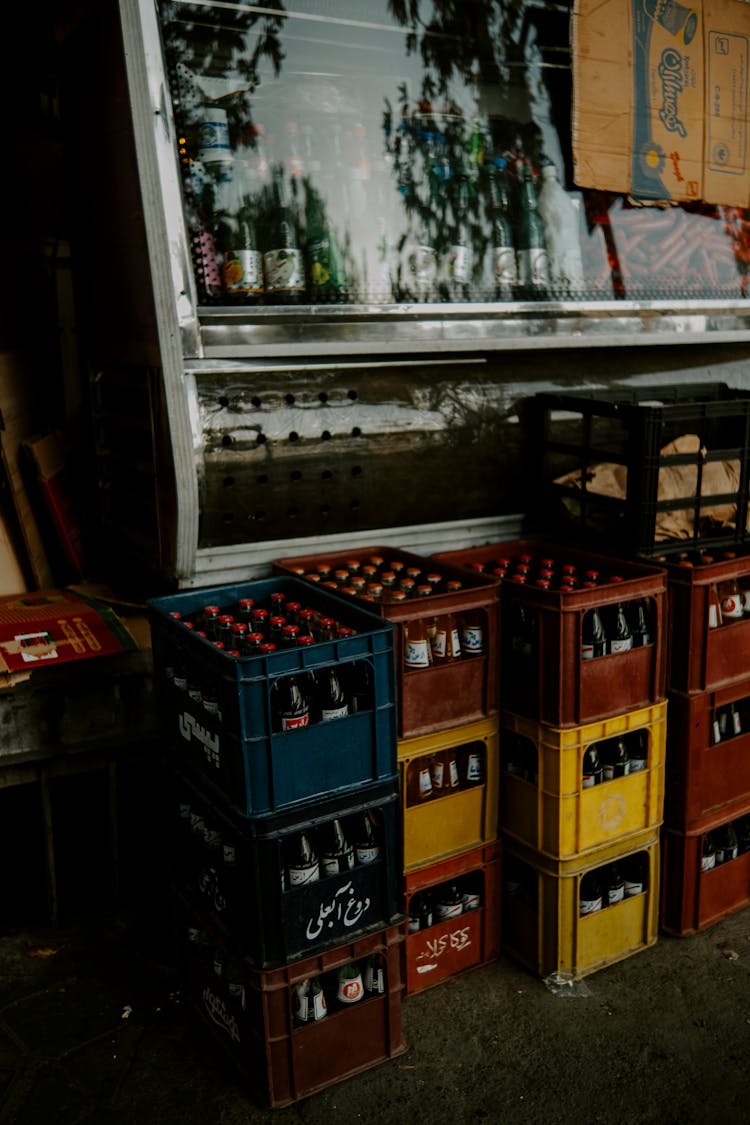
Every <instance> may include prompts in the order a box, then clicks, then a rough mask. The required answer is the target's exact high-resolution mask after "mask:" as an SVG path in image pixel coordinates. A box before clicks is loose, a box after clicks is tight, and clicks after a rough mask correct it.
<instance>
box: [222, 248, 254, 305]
mask: <svg viewBox="0 0 750 1125" xmlns="http://www.w3.org/2000/svg"><path fill="white" fill-rule="evenodd" d="M222 272H223V274H224V288H225V289H226V291H227V293H238V294H239V293H251V294H260V293H262V292H263V257H262V255H261V253H260V251H259V250H230V251H229V253H228V254H227V255H226V257H225V258H224V264H223V271H222Z"/></svg>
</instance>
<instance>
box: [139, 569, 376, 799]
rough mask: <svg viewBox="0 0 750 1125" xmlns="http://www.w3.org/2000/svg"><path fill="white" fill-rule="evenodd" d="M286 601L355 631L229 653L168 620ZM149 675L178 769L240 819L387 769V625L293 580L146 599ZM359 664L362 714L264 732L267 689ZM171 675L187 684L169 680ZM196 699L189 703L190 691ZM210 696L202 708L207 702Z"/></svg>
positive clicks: (349, 786) (365, 780) (268, 723)
mask: <svg viewBox="0 0 750 1125" xmlns="http://www.w3.org/2000/svg"><path fill="white" fill-rule="evenodd" d="M272 591H280V592H282V593H284V594H285V596H286V598H287V600H292V599H296V600H298V601H301V602H302V603H303V604H304V605H306V606H309V607H311V608H313V609H315V610H318V611H320V612H322V613H325V614H329V615H331V616H334V617H335V618H336V619H337V620H338V621H339V622H340V623H341V624H343V625H346V626H348V627H350V628H352V629H355V630H356V633H355V635H353V636H347V637H341V638H338V639H336V640H332V641H323V642H318V643H316V644H313V645H311V646H310V647H309V648H304V649H303V648H292V649H279V650H277V651H276V652H272V653H269V654H267V655H261V656H251V657H235V656H231V655H229V654H228V653H226V652H222V651H220V650H218V649H217V648H215V647H214V645H212V644H211V643H210V642H209V641H207V640H204V639H202V638H201V637H199V636H197V635H196V634H195V633H194V632H191V631H190V630H188V629H187V628H186V627H185V625H184V624H182V623H181V622H180V621H176V620H175V619H174V618H173V617H172V616H171V614H172V613H173V612H175V611H176V612H180V613H182V614H183V615H184V616H189V615H190V614H196V613H198V612H199V611H200V610H201V608H202V607H203V606H204V605H207V604H211V603H215V604H218V605H221V606H229V605H233V604H236V603H237V601H238V600H239V599H240V598H243V597H252V598H255V599H256V600H257V601H259V602H260V601H264V600H266V599H267V598H268V595H269V594H270V593H271V592H272ZM149 610H150V622H151V635H152V639H153V656H154V673H155V677H156V683H157V687H158V689H159V692H160V699H161V711H162V717H163V726H164V730H165V732H166V736H167V740H168V743H169V744H170V745H171V746H172V748H173V749H174V750H175V752H176V756H177V758H178V761H179V763H180V765H181V766H184V767H185V768H188V769H193V770H196V771H198V772H200V773H201V774H203V775H205V776H206V777H207V778H208V779H209V780H210V781H211V782H212V783H213V784H215V785H217V786H218V787H219V788H220V790H221V791H222V793H223V794H224V795H225V796H226V798H227V799H228V800H229V801H230V802H231V803H232V804H234V805H236V807H237V808H238V809H239V810H240V811H241V812H243V813H245V814H246V815H247V816H262V815H265V814H268V813H272V812H278V811H280V810H282V809H284V808H287V807H290V806H293V805H297V804H304V803H306V802H308V801H311V800H316V799H318V798H320V797H321V796H327V795H329V794H331V793H336V792H338V793H344V792H349V791H352V790H355V789H357V788H358V787H359V786H361V785H366V784H369V783H370V782H374V781H381V780H387V779H388V778H391V777H393V775H394V774H395V773H396V768H397V767H396V743H397V736H396V700H395V674H394V667H393V629H392V627H391V626H390V624H389V623H387V622H384V621H383V620H382V619H381V618H379V617H377V616H376V615H375V614H372V613H368V612H367V611H366V610H365V609H363V608H361V607H359V606H355V605H351V604H345V603H344V602H343V601H341V600H340V599H334V598H331V597H329V596H328V595H327V594H326V593H325V592H323V591H320V590H317V589H314V588H312V587H311V586H310V585H308V584H306V583H301V582H299V581H297V580H295V579H292V578H284V577H281V576H279V577H276V578H272V579H265V580H263V581H259V582H249V583H245V584H243V585H234V586H221V587H214V588H211V589H207V590H198V591H191V592H189V593H181V594H175V595H172V596H169V597H163V598H157V599H154V600H153V601H151V602H150V603H149ZM358 661H362V662H364V664H365V665H366V666H367V667H368V669H369V675H370V681H371V693H370V695H371V703H372V706H371V707H370V708H369V709H364V710H362V711H359V712H357V713H356V714H350V715H347V716H345V717H343V718H340V719H336V720H335V721H333V722H327V723H313V724H311V725H310V726H307V727H304V728H300V729H296V730H291V731H284V732H281V731H279V732H277V731H274V729H273V722H272V713H271V693H272V691H273V688H274V685H275V684H276V682H277V681H278V680H279V679H280V678H281V677H283V676H284V675H289V674H291V673H293V672H302V673H308V672H320V671H321V670H322V669H324V668H325V667H327V666H330V665H331V664H335V665H336V666H337V668H338V669H339V670H340V671H342V672H344V673H345V672H346V670H347V669H349V668H351V667H352V666H353V665H354V664H355V663H356V662H358ZM177 668H180V669H181V671H182V673H183V674H184V677H185V679H186V680H187V684H188V688H187V689H186V688H185V686H184V684H185V679H183V678H182V676H181V677H180V683H179V684H178V682H176V680H175V677H174V670H175V669H177ZM191 685H195V686H196V687H197V688H198V692H199V693H200V695H199V698H198V699H197V700H196V699H195V698H194V694H195V693H193V692H192V691H191V690H190V687H191ZM208 699H210V700H211V708H210V709H209V708H208V707H207V706H206V701H207V700H208Z"/></svg>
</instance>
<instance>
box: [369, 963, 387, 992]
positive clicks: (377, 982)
mask: <svg viewBox="0 0 750 1125" xmlns="http://www.w3.org/2000/svg"><path fill="white" fill-rule="evenodd" d="M365 988H366V989H367V991H368V992H375V993H379V994H382V993H383V992H385V974H384V973H383V970H382V968H381V967H380V966H379V965H373V964H372V963H371V962H370V963H368V965H367V967H366V968H365Z"/></svg>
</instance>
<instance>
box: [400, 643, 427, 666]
mask: <svg viewBox="0 0 750 1125" xmlns="http://www.w3.org/2000/svg"><path fill="white" fill-rule="evenodd" d="M404 664H405V665H406V667H407V668H429V666H430V656H429V653H428V651H427V641H426V640H419V641H411V640H409V641H407V642H406V648H405V649H404Z"/></svg>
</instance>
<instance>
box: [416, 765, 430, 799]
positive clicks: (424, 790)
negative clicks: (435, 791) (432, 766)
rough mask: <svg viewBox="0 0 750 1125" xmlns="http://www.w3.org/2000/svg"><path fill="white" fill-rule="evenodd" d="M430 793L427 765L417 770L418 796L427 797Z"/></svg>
mask: <svg viewBox="0 0 750 1125" xmlns="http://www.w3.org/2000/svg"><path fill="white" fill-rule="evenodd" d="M431 793H432V778H431V777H430V771H429V769H428V768H427V766H423V767H422V769H421V770H420V771H419V795H420V797H429V795H430V794H431Z"/></svg>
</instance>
